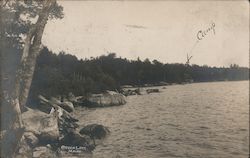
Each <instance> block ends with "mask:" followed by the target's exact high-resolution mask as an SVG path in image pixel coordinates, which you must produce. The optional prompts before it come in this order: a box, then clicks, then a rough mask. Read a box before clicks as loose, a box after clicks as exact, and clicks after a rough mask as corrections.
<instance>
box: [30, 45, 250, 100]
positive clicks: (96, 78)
mask: <svg viewBox="0 0 250 158" xmlns="http://www.w3.org/2000/svg"><path fill="white" fill-rule="evenodd" d="M45 76H46V77H45ZM248 79H249V68H247V67H240V66H238V65H236V64H231V65H230V66H229V67H209V66H206V65H204V66H199V65H185V64H181V63H173V64H169V63H166V64H164V63H161V62H159V61H157V60H153V61H150V60H149V59H145V60H144V61H141V60H140V59H139V58H138V59H137V60H128V59H126V58H121V57H116V54H115V53H109V54H107V55H102V56H99V57H96V58H93V57H91V58H90V59H84V60H83V59H77V57H75V56H74V55H70V54H66V53H65V52H61V53H59V54H58V55H57V54H55V53H53V52H52V51H50V50H48V48H46V47H44V48H43V49H42V51H41V54H40V55H39V56H38V59H37V64H36V68H35V72H34V77H33V81H32V84H31V89H30V95H29V99H28V101H30V102H28V103H32V102H33V101H35V100H36V98H37V96H38V95H44V96H45V97H50V96H56V95H62V96H63V95H68V93H70V92H72V93H73V94H74V95H84V96H88V95H91V94H98V93H103V92H105V91H107V90H111V91H118V92H121V88H122V86H124V85H130V86H133V87H136V86H137V87H147V86H160V85H162V86H165V85H171V84H185V83H193V82H213V81H237V80H248Z"/></svg>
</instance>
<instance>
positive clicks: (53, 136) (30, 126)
mask: <svg viewBox="0 0 250 158" xmlns="http://www.w3.org/2000/svg"><path fill="white" fill-rule="evenodd" d="M22 119H23V122H24V127H25V131H26V132H31V133H33V134H34V135H35V136H36V137H38V139H39V141H40V142H44V143H50V142H55V141H57V140H58V138H59V128H58V118H57V116H56V113H52V114H46V113H44V112H41V111H38V110H32V109H29V110H28V111H26V112H24V113H22Z"/></svg>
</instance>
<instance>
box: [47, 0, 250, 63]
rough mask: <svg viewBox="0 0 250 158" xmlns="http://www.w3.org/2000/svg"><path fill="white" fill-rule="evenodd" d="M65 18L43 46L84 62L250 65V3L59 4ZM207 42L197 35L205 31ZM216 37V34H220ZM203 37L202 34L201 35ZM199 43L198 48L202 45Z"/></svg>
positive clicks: (51, 30) (57, 22)
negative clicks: (111, 57) (105, 58)
mask: <svg viewBox="0 0 250 158" xmlns="http://www.w3.org/2000/svg"><path fill="white" fill-rule="evenodd" d="M59 4H61V5H62V6H63V7H64V14H65V16H64V18H63V19H61V20H52V21H49V22H48V24H47V25H46V29H45V32H44V36H43V44H44V45H46V46H47V47H48V48H49V49H51V50H53V51H54V52H60V51H65V52H66V53H70V54H74V55H76V56H77V57H78V58H90V57H91V56H92V57H96V56H100V55H102V54H107V52H115V53H116V54H117V56H118V57H119V56H121V57H124V58H128V59H136V58H137V57H140V58H141V59H142V60H144V59H145V58H149V59H150V60H151V61H152V60H153V59H157V60H159V61H161V62H164V63H184V62H186V54H187V53H189V54H190V55H193V58H192V59H191V64H199V65H205V64H206V65H209V66H229V65H230V64H231V63H236V64H239V65H241V66H248V65H249V2H248V1H247V0H246V1H236V2H235V1H199V2H197V1H190V0H189V1H59ZM212 24H215V27H214V29H215V30H210V31H209V32H207V33H206V35H205V36H204V38H202V40H198V39H197V33H198V32H199V31H200V30H202V31H205V30H207V29H208V28H211V27H212ZM214 31H215V32H214ZM199 36H200V37H201V34H199ZM197 41H198V42H197Z"/></svg>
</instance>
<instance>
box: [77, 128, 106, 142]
mask: <svg viewBox="0 0 250 158" xmlns="http://www.w3.org/2000/svg"><path fill="white" fill-rule="evenodd" d="M79 133H80V134H85V135H88V136H90V138H92V139H95V138H96V139H102V138H105V137H106V135H107V134H108V133H110V131H109V130H108V128H107V127H104V126H103V125H99V124H90V125H87V126H85V127H83V128H82V129H81V130H80V132H79Z"/></svg>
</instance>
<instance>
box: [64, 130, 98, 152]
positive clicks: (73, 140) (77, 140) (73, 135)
mask: <svg viewBox="0 0 250 158" xmlns="http://www.w3.org/2000/svg"><path fill="white" fill-rule="evenodd" d="M59 144H60V146H61V148H62V146H72V147H75V146H78V147H83V148H84V149H83V150H84V151H86V152H89V151H92V150H94V149H95V145H93V144H91V138H90V137H89V136H87V135H81V134H79V133H78V132H76V131H74V130H71V131H70V132H68V133H67V134H65V135H64V137H63V138H61V139H60V143H59Z"/></svg>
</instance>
